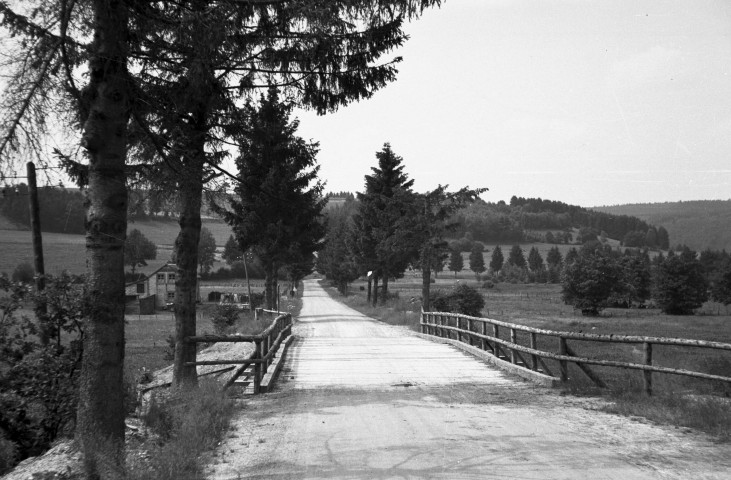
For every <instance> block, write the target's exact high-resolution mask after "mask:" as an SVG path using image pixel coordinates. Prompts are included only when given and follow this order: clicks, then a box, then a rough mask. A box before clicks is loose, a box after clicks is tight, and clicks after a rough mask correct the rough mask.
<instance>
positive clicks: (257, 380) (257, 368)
mask: <svg viewBox="0 0 731 480" xmlns="http://www.w3.org/2000/svg"><path fill="white" fill-rule="evenodd" d="M254 348H255V350H254V360H261V356H262V355H261V340H254ZM261 377H262V375H261V363H259V362H256V363H255V364H254V395H257V394H258V393H259V389H260V387H261Z"/></svg>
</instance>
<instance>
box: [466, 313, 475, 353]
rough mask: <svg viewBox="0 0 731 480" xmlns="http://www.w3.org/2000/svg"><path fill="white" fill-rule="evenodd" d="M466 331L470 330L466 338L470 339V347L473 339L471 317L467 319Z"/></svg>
mask: <svg viewBox="0 0 731 480" xmlns="http://www.w3.org/2000/svg"><path fill="white" fill-rule="evenodd" d="M467 331H468V332H470V333H469V334H468V338H469V339H470V347H471V346H472V341H473V340H474V338H473V337H472V319H471V318H468V319H467Z"/></svg>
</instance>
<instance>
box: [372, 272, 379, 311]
mask: <svg viewBox="0 0 731 480" xmlns="http://www.w3.org/2000/svg"><path fill="white" fill-rule="evenodd" d="M376 305H378V275H376V274H375V273H374V274H373V306H374V307H375V306H376Z"/></svg>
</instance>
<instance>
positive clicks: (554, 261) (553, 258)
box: [546, 247, 563, 268]
mask: <svg viewBox="0 0 731 480" xmlns="http://www.w3.org/2000/svg"><path fill="white" fill-rule="evenodd" d="M561 262H563V257H562V256H561V251H560V250H559V249H558V247H552V248H551V249H550V250H549V251H548V254H547V255H546V263H547V264H548V266H549V267H553V268H561Z"/></svg>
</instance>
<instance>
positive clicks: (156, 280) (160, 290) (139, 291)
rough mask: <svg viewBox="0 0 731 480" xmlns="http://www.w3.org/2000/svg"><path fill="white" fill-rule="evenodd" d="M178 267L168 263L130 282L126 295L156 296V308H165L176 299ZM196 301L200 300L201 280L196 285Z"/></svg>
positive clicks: (139, 296)
mask: <svg viewBox="0 0 731 480" xmlns="http://www.w3.org/2000/svg"><path fill="white" fill-rule="evenodd" d="M177 274H178V267H177V266H176V265H175V264H174V263H167V264H165V265H163V266H162V267H160V268H158V269H157V270H155V271H154V272H152V273H151V274H150V275H148V276H147V277H146V278H144V279H143V280H138V281H136V282H132V283H128V284H127V285H126V286H125V295H126V297H127V298H128V299H129V298H137V299H138V300H140V305H142V300H143V299H145V298H148V297H151V296H154V297H155V302H154V305H155V308H165V306H166V305H168V304H170V303H172V302H173V301H174V300H175V280H176V279H177ZM195 290H196V293H195V298H196V301H198V302H199V301H200V297H201V295H200V282H196V286H195Z"/></svg>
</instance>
